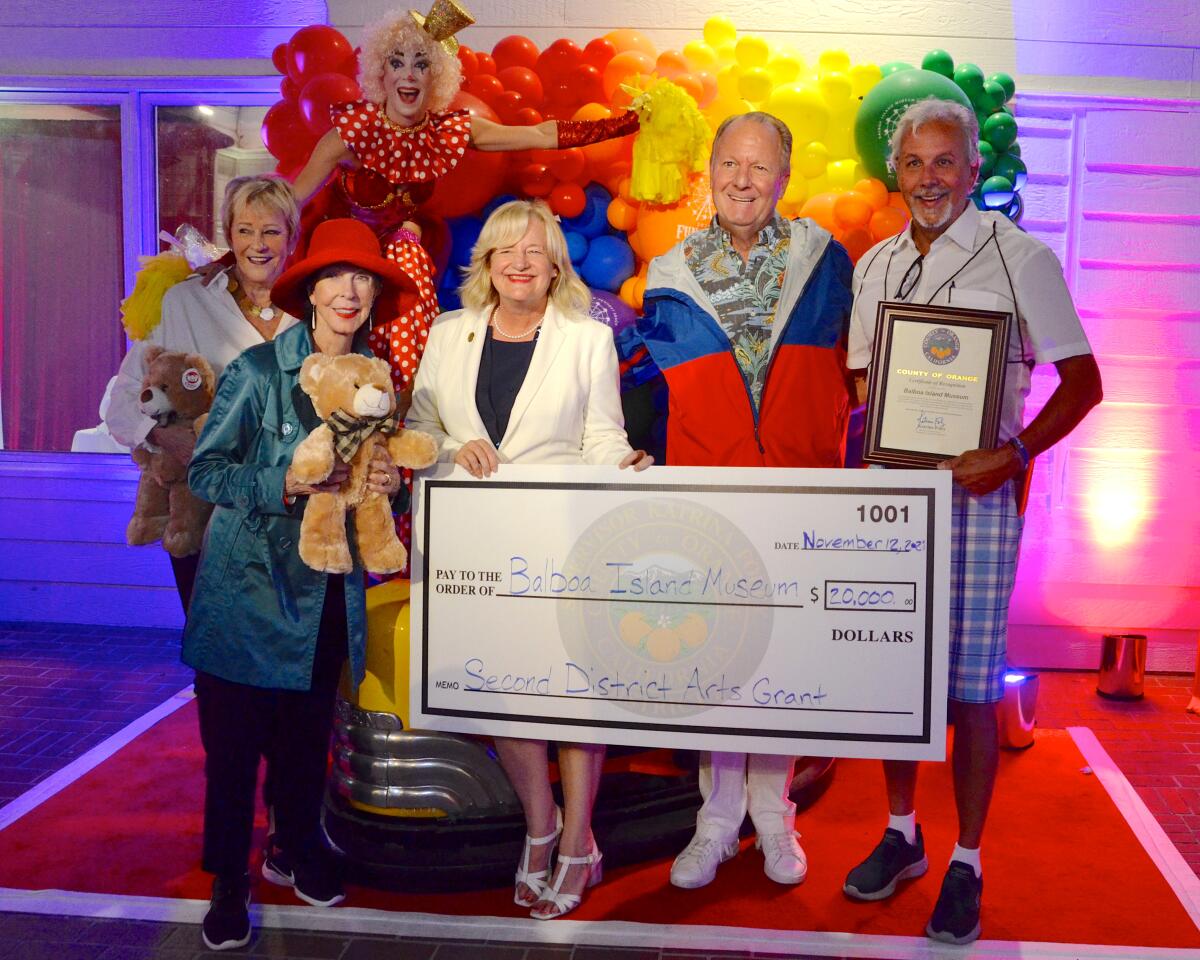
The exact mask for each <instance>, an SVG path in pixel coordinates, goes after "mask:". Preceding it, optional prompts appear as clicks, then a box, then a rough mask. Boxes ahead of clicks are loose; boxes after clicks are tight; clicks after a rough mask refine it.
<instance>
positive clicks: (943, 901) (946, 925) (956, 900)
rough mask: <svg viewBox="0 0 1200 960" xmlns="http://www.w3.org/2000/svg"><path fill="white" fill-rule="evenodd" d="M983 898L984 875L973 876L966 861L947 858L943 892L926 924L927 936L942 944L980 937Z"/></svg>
mask: <svg viewBox="0 0 1200 960" xmlns="http://www.w3.org/2000/svg"><path fill="white" fill-rule="evenodd" d="M982 898H983V877H977V876H975V868H974V867H972V866H971V865H970V864H969V863H960V862H959V861H957V860H951V861H950V868H949V869H948V870H947V871H946V878H945V879H944V880H943V881H942V892H941V893H939V894H938V899H937V904H936V905H935V906H934V908H933V916H931V917H930V918H929V923H928V924H927V925H926V927H925V933H926V935H927V936H930V937H933V939H934V940H941V941H942V942H943V943H958V944H963V943H971V942H972V941H973V940H976V939H977V938H978V937H979V931H980V925H979V901H980V900H981V899H982Z"/></svg>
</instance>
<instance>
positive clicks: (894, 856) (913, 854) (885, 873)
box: [842, 823, 929, 900]
mask: <svg viewBox="0 0 1200 960" xmlns="http://www.w3.org/2000/svg"><path fill="white" fill-rule="evenodd" d="M928 869H929V860H928V859H926V857H925V838H924V837H923V836H921V825H920V824H919V823H918V824H917V842H916V843H909V842H908V841H907V840H905V839H904V834H902V833H901V832H900V831H899V830H894V829H892V828H891V827H888V828H887V829H886V830H884V831H883V839H882V840H880V841H879V844H878V846H876V847H875V849H874V850H872V851H871V855H870V856H869V857H867V859H866V860H864V861H863V862H862V863H860V864H859V865H858V866H857V867H855V868H854V869H853V870H851V871H850V874H849V875H848V876H847V877H846V883H845V885H844V886H843V887H842V891H843V892H844V893H845V894H846V896H848V897H850V898H851V899H853V900H883V899H885V898H887V897H890V896H891V895H892V894H893V893H895V892H896V884H897V883H899V882H900V881H901V880H908V879H909V878H911V877H919V876H921V875H922V874H923V873H925V871H926V870H928Z"/></svg>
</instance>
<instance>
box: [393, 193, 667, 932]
mask: <svg viewBox="0 0 1200 960" xmlns="http://www.w3.org/2000/svg"><path fill="white" fill-rule="evenodd" d="M461 292H462V301H463V304H464V309H462V310H456V311H454V312H452V313H446V314H443V315H442V316H441V317H439V318H438V319H437V321H436V322H435V323H434V324H433V327H432V328H431V329H430V331H429V341H428V343H427V344H426V347H425V355H424V356H423V357H422V358H421V366H420V368H419V369H418V370H417V379H416V384H415V386H414V389H413V398H412V407H411V408H410V409H409V412H408V418H407V425H408V426H409V427H413V428H416V429H418V430H425V431H427V432H428V433H430V434H432V435H433V436H434V437H436V438H437V440H438V442H439V451H440V452H439V459H440V460H442V461H447V462H448V461H453V462H455V463H457V464H459V465H460V466H462V467H464V468H465V469H466V470H468V471H469V472H470V473H471V474H472V476H475V477H487V476H490V475H491V474H492V473H493V472H495V471H496V470H497V469H498V468H499V466H500V464H501V463H592V464H606V463H607V464H618V465H620V466H622V467H633V469H635V470H643V469H645V468H646V467H648V466H650V464H651V463H653V462H654V459H653V457H650V456H648V455H647V454H646V453H644V452H643V451H641V450H632V449H631V448H630V446H629V441H628V439H627V438H626V436H625V428H624V419H623V417H622V414H621V397H620V384H619V377H618V372H617V354H616V349H615V348H614V346H613V338H612V331H611V330H609V328H608V327H606V326H605V325H604V324H602V323H599V322H598V321H596V320H593V319H591V318H590V317H589V316H588V313H587V310H588V306H589V304H590V302H591V296H590V294H589V293H588V289H587V287H586V286H584V284H583V282H582V281H581V280H580V279H579V277H578V276H577V275H576V274H575V271H574V269H573V268H572V267H571V260H570V257H569V256H568V254H567V243H566V240H565V238H564V237H563V235H562V231H561V230H560V229H559V226H558V224H557V222H556V221H555V220H554V217H553V214H551V212H550V210H549V208H548V207H547V206H546V205H545V204H544V203H540V202H528V201H523V200H517V201H513V202H512V203H506V204H504V205H503V206H501V207H499V208H498V209H497V210H496V211H495V212H494V213H493V214H492V215H491V216H490V217H489V218H488V221H487V223H485V224H484V226H483V231H482V232H481V233H480V235H479V240H478V242H477V243H476V244H475V249H474V250H473V251H472V254H471V265H470V267H469V268H468V271H467V277H466V280H465V281H464V283H463V286H462V291H461ZM496 750H497V753H498V754H499V755H500V761H501V763H502V764H503V765H504V769H505V772H506V773H507V774H508V777H509V779H510V780H511V781H512V783H513V788H514V789H515V790H516V792H517V796H518V797H520V800H521V805H522V807H523V808H524V810H525V823H526V837H525V847H524V850H523V851H522V854H521V863H520V864H519V866H518V868H517V875H516V892H515V894H514V900H515V902H516V903H517V904H518V905H519V906H526V907H530V908H531V911H530V915H531V916H533V917H534V918H536V919H538V920H549V919H551V918H552V917H557V916H562V915H563V914H564V913H567V912H569V911H571V910H573V909H574V908H575V907H576V906H578V905H579V902H580V900H581V899H582V896H583V891H584V890H585V889H586V888H587V887H589V886H592V885H593V884H595V883H597V882H598V881H599V879H600V852H599V851H598V850H597V849H596V841H595V838H594V837H593V836H592V828H591V821H592V806H593V804H594V802H595V799H596V788H597V787H598V786H599V783H600V769H601V765H602V764H603V762H604V747H603V746H602V745H596V744H573V743H560V744H559V745H558V768H559V775H560V778H561V782H562V788H563V801H564V807H565V810H559V809H558V808H557V807H556V805H555V803H554V796H553V794H552V793H551V789H550V771H549V763H548V760H547V753H546V741H544V740H515V739H511V738H507V737H497V738H496ZM555 844H558V849H559V854H558V861H557V869H556V871H555V876H554V882H553V883H547V880H548V878H549V866H550V859H551V856H552V854H553V851H554V847H555Z"/></svg>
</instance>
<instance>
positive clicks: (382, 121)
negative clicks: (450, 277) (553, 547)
mask: <svg viewBox="0 0 1200 960" xmlns="http://www.w3.org/2000/svg"><path fill="white" fill-rule="evenodd" d="M330 117H331V119H332V120H333V127H334V129H335V130H337V132H338V136H339V137H341V139H342V142H343V143H344V144H345V145H346V146H347V147H348V148H349V149H350V151H351V152H352V153H353V154H354V156H355V158H356V159H357V160H358V163H359V164H360V165H359V166H358V167H354V168H340V169H339V170H338V172H337V173H336V174H335V175H334V179H333V182H332V184H331V190H330V193H331V197H330V202H329V207H328V211H327V212H326V214H325V216H326V217H327V218H332V217H353V218H354V219H356V220H362V221H363V222H364V223H366V224H367V225H368V226H370V227H371V229H373V230H374V231H375V233H376V235H377V236H378V237H379V240H380V244H381V245H382V247H383V250H384V255H385V256H386V257H388V258H389V259H391V260H395V261H396V263H398V264H399V265H400V267H401V268H402V269H403V270H404V272H405V273H406V274H407V275H408V276H409V277H410V278H411V279H412V280H413V282H414V284H415V286H416V290H417V296H416V300H415V302H413V303H411V305H409V306H406V307H405V309H404V310H403V311H402V312H400V313H399V314H396V315H394V316H390V317H386V316H376V318H375V323H374V325H373V326H372V327H371V332H370V336H369V338H368V339H369V342H370V345H371V349H372V350H373V351H374V352H375V355H376V356H378V357H382V358H383V359H384V360H386V361H387V362H388V363H389V364H390V365H391V368H392V384H393V385H394V386H395V389H396V393H397V394H400V393H403V392H405V391H406V390H411V388H412V383H413V380H414V379H415V378H416V375H417V366H418V364H419V363H420V361H421V355H422V354H423V353H424V352H425V341H426V339H427V338H428V337H429V327H430V324H432V323H433V321H434V320H435V319H436V318H437V315H438V314H439V313H440V312H441V311H440V309H439V307H438V299H437V284H436V282H435V279H434V272H435V270H434V264H433V259H432V258H431V257H430V256H429V253H428V251H427V250H426V249H425V248H424V247H423V246H421V244H420V243H417V242H415V241H413V240H411V239H407V238H405V237H404V236H403V235H401V233H400V229H401V225H402V224H403V223H404V221H406V220H415V219H416V218H417V217H418V216H419V209H420V206H421V204H422V203H424V202H425V201H426V200H428V199H429V197H430V196H431V195H432V193H433V188H434V185H435V183H436V182H437V179H438V177H441V176H444V175H445V174H447V173H449V172H450V171H451V170H453V169H454V168H455V167H456V166H457V165H458V162H459V160H461V159H462V157H463V155H464V154H465V153H466V151H467V147H468V146H470V142H471V115H470V114H469V113H468V112H467V111H466V110H454V111H451V112H449V113H429V114H427V115H426V117H425V119H424V120H423V121H421V122H420V123H418V124H415V125H413V126H411V127H401V126H399V125H398V124H395V123H393V122H392V121H391V120H390V119H388V116H387V114H386V112H385V110H384V108H383V106H382V105H381V104H376V103H371V102H370V101H368V100H355V101H351V102H349V103H338V104H334V105H333V107H331V108H330ZM404 479H405V484H406V485H407V486H409V487H410V489H411V485H412V472H411V471H409V470H405V471H404ZM396 522H397V523H396V528H397V532H398V533H399V534H400V538H401V540H403V541H404V544H405V545H406V546H408V545H409V544H410V543H411V532H412V531H411V526H412V520H411V516H410V515H409V514H407V513H405V514H403V515H399V516H397V518H396ZM402 575H403V576H407V571H403V572H402Z"/></svg>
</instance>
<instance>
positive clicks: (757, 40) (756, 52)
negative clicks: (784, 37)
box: [733, 36, 771, 68]
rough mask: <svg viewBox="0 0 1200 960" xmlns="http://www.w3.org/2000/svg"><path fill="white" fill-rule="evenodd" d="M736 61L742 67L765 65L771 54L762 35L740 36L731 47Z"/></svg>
mask: <svg viewBox="0 0 1200 960" xmlns="http://www.w3.org/2000/svg"><path fill="white" fill-rule="evenodd" d="M733 49H734V55H735V56H736V57H737V62H738V63H740V64H741V65H742V66H743V67H746V68H749V67H765V66H766V65H767V59H768V58H769V57H770V56H771V48H770V47H768V46H767V41H766V40H764V39H763V38H762V37H753V36H747V37H740V38H739V39H738V42H737V45H736V46H735V47H734V48H733Z"/></svg>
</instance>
